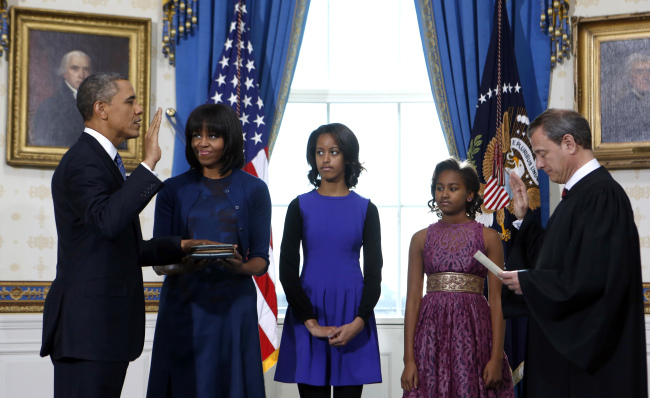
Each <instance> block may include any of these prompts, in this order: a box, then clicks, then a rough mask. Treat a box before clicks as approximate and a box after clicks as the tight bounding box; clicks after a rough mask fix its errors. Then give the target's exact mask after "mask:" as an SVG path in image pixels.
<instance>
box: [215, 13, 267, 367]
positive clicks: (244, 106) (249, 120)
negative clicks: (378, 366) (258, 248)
mask: <svg viewBox="0 0 650 398" xmlns="http://www.w3.org/2000/svg"><path fill="white" fill-rule="evenodd" d="M250 36H251V35H250V24H249V16H248V11H247V10H246V5H245V4H244V2H243V1H240V2H239V3H237V4H236V5H235V12H234V15H233V19H232V22H231V23H230V26H229V33H228V38H227V39H226V43H225V45H224V49H223V52H222V53H221V57H220V61H219V63H218V64H217V66H216V69H215V72H214V76H213V78H212V83H211V84H210V93H209V97H210V98H209V99H208V102H209V103H214V104H218V103H222V104H228V105H230V106H231V107H232V108H233V109H234V110H235V112H237V116H238V117H239V120H240V122H241V125H242V131H243V134H244V154H245V156H246V165H245V166H244V170H245V171H247V172H248V173H250V174H252V175H254V176H257V177H259V178H261V179H262V180H264V182H266V183H267V184H268V167H269V161H268V142H269V135H268V134H267V123H266V121H265V119H266V115H265V109H264V103H263V102H262V99H261V98H260V90H259V84H258V83H257V81H258V79H257V68H256V66H255V58H254V56H253V45H252V44H251V39H250ZM271 243H272V242H271ZM269 259H270V261H271V264H270V265H269V270H268V272H267V273H266V274H265V275H263V276H260V277H253V280H254V281H255V286H256V288H257V318H258V323H259V332H260V346H261V349H262V362H263V367H264V371H265V372H266V371H267V370H268V369H269V368H271V367H272V366H273V365H274V364H275V362H276V361H277V356H278V351H277V350H278V347H279V345H280V344H279V341H278V333H277V318H278V305H277V298H276V295H275V266H274V263H273V246H272V244H271V246H270V247H269Z"/></svg>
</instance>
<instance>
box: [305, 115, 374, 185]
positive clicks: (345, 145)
mask: <svg viewBox="0 0 650 398" xmlns="http://www.w3.org/2000/svg"><path fill="white" fill-rule="evenodd" d="M321 134H332V136H334V139H335V140H336V143H337V144H338V146H339V150H340V151H341V153H342V154H343V159H344V160H345V185H346V186H347V187H348V188H354V187H356V186H357V182H358V180H359V175H360V174H361V172H362V171H364V170H365V168H364V167H363V166H362V165H361V163H360V162H359V141H357V137H356V136H355V135H354V133H353V132H352V131H351V130H350V129H349V128H347V127H346V126H345V125H343V124H341V123H331V124H324V125H322V126H320V127H319V128H317V129H316V130H314V131H313V132H312V133H311V135H310V136H309V140H308V141H307V163H309V166H310V167H311V170H309V173H307V178H309V182H310V183H311V184H312V185H313V186H315V187H316V188H318V187H320V183H321V180H320V178H319V176H320V175H319V173H318V166H317V165H316V142H317V141H318V137H319V136H320V135H321Z"/></svg>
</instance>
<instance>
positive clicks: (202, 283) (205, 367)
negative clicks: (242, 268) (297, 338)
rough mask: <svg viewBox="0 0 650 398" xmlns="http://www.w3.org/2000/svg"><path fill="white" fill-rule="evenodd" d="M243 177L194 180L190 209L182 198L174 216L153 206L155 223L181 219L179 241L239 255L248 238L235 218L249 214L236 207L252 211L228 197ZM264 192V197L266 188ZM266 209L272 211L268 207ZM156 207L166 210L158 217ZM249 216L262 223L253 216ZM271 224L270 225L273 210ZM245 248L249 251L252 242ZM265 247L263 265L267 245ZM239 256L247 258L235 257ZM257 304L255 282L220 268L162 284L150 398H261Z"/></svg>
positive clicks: (183, 193)
mask: <svg viewBox="0 0 650 398" xmlns="http://www.w3.org/2000/svg"><path fill="white" fill-rule="evenodd" d="M240 177H241V175H239V173H233V174H231V175H230V176H228V177H226V178H223V179H220V180H211V179H208V178H205V177H200V178H198V179H194V180H195V181H194V182H196V184H193V188H192V189H190V190H189V191H191V192H192V193H193V194H192V195H189V197H193V198H194V200H193V203H191V204H190V205H188V204H187V203H186V202H187V199H182V200H184V201H185V203H183V205H181V204H180V203H179V204H177V205H176V206H171V210H172V212H171V214H168V215H165V213H168V211H165V210H164V209H165V208H167V206H164V205H163V206H161V203H157V205H156V224H157V225H158V223H160V222H162V223H163V224H174V222H173V220H171V219H173V218H175V217H174V214H175V215H176V216H178V213H185V215H184V216H183V217H181V218H184V221H182V222H181V223H179V225H184V227H183V228H184V230H183V231H181V232H182V234H183V236H184V237H189V238H193V239H209V240H212V241H216V242H223V243H230V244H237V245H238V248H240V250H241V248H243V247H245V245H243V243H244V242H242V240H243V239H242V238H244V239H246V238H250V234H248V233H247V231H246V229H247V227H246V226H244V225H242V224H241V220H238V218H239V216H240V215H241V213H242V212H243V211H251V209H245V208H240V206H243V207H250V206H245V204H246V203H247V201H246V200H243V201H242V202H241V205H240V203H239V202H240V201H239V200H238V199H233V198H232V196H235V197H237V196H238V195H231V194H232V193H233V192H231V191H233V190H242V189H243V188H242V184H241V183H240V181H239V179H240ZM253 178H254V177H253ZM233 179H234V180H235V181H233ZM244 185H245V184H244ZM166 188H167V187H166ZM171 188H172V189H173V188H174V187H173V186H172V187H171ZM183 188H186V187H183ZM264 189H266V185H264ZM244 191H246V189H244ZM187 192H188V190H186V189H180V191H176V192H175V195H171V196H170V195H165V193H164V192H161V193H162V194H163V195H162V196H163V198H162V199H163V201H165V200H166V199H169V198H170V197H172V198H175V199H179V198H183V197H186V196H188V195H187ZM240 193H242V192H240ZM245 193H246V192H243V194H244V195H245ZM266 193H267V195H268V190H267V189H266ZM251 199H255V198H251ZM159 200H160V199H159ZM268 205H269V207H270V202H269V203H268ZM159 206H161V207H162V208H163V209H161V211H159ZM168 210H169V209H168ZM253 212H254V211H253ZM247 216H250V218H249V219H251V220H254V221H259V220H257V219H254V218H253V217H252V216H253V215H252V214H247ZM166 217H169V219H166ZM268 217H269V220H270V209H269V211H268ZM160 218H162V220H161V219H160ZM176 218H177V217H176ZM245 218H248V217H245ZM261 228H263V225H262V226H261ZM253 229H254V228H253ZM269 229H270V228H269ZM261 239H264V234H262V236H261ZM248 243H249V244H248V245H249V246H250V243H253V245H254V244H255V243H257V242H248ZM261 246H262V247H263V246H264V245H261ZM265 247H266V251H267V253H266V255H267V259H268V239H267V241H266V245H265ZM251 249H252V250H256V249H255V248H253V247H249V248H248V250H247V252H248V254H249V257H250V254H251ZM260 250H263V248H260ZM244 253H246V251H242V252H241V253H240V254H244ZM243 257H244V258H245V255H244V256H243ZM256 303H257V294H256V289H255V285H254V282H253V280H252V278H251V277H250V276H247V275H241V274H233V273H231V272H230V271H227V270H224V269H222V268H221V267H220V266H219V265H217V264H212V265H209V266H207V267H206V268H205V269H203V270H200V271H196V272H193V273H189V274H182V275H175V276H168V277H166V278H165V282H164V283H163V290H162V292H161V297H160V308H159V312H158V321H157V324H156V333H155V338H154V346H153V352H152V363H151V372H150V377H149V388H148V391H147V397H263V396H264V380H263V371H262V363H261V352H260V343H259V332H258V323H257V305H256Z"/></svg>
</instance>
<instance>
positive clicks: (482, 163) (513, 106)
mask: <svg viewBox="0 0 650 398" xmlns="http://www.w3.org/2000/svg"><path fill="white" fill-rule="evenodd" d="M529 124H530V120H528V114H527V112H526V105H525V104H524V96H523V88H522V86H521V82H520V80H519V72H518V70H517V62H516V59H515V52H514V47H513V44H512V38H511V36H510V27H509V24H508V15H507V13H506V9H505V5H503V4H502V0H497V1H496V3H495V7H494V25H493V31H492V38H491V40H490V47H489V48H488V54H487V58H486V61H485V67H484V68H483V78H482V79H481V87H480V93H479V98H478V101H477V104H476V116H475V118H474V126H473V128H472V134H471V139H470V144H469V148H468V151H467V159H468V160H469V161H470V162H472V163H473V164H474V166H475V167H476V171H477V172H478V175H479V178H480V179H481V192H480V193H481V194H482V195H483V200H484V203H483V206H482V211H483V215H481V216H479V217H478V218H477V219H479V221H481V222H482V223H483V224H484V225H486V226H488V227H493V228H494V229H496V230H497V232H499V234H500V236H501V239H502V240H503V241H504V242H508V241H509V240H510V237H511V224H512V221H514V219H513V216H512V215H511V211H512V202H511V200H510V198H511V197H512V194H511V192H510V186H509V184H508V180H509V174H510V173H511V172H512V171H514V172H516V173H517V175H519V176H520V177H521V178H522V180H523V181H524V182H525V183H526V185H527V186H528V195H529V197H530V198H531V200H530V205H531V209H533V210H535V209H536V208H538V207H539V206H540V200H539V178H538V175H537V168H536V167H535V154H534V153H533V151H532V148H531V145H530V140H529V139H528V136H527V134H526V131H527V129H528V125H529Z"/></svg>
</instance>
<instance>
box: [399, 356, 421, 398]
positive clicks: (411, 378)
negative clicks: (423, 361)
mask: <svg viewBox="0 0 650 398" xmlns="http://www.w3.org/2000/svg"><path fill="white" fill-rule="evenodd" d="M401 382H402V390H404V391H406V392H409V391H411V390H413V389H416V390H417V388H418V382H419V380H418V368H417V366H415V362H408V363H406V364H404V371H403V372H402V378H401Z"/></svg>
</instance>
